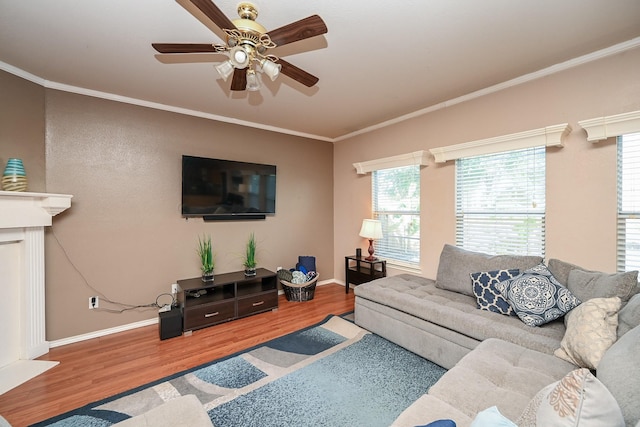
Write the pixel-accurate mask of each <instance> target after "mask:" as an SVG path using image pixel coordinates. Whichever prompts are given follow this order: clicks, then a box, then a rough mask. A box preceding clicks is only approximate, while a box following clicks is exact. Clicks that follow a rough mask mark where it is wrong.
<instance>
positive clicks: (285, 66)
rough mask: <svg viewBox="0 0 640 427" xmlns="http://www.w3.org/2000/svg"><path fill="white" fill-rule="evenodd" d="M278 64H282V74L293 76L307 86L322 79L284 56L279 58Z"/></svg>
mask: <svg viewBox="0 0 640 427" xmlns="http://www.w3.org/2000/svg"><path fill="white" fill-rule="evenodd" d="M278 64H280V65H281V66H282V68H281V69H280V72H281V73H282V74H284V75H286V76H289V77H291V78H292V79H293V80H296V81H298V82H300V83H302V84H303V85H305V86H307V87H311V86H313V85H315V84H316V83H318V80H320V79H319V78H317V77H316V76H314V75H313V74H309V73H307V72H306V71H304V70H303V69H301V68H298V67H296V66H295V65H293V64H291V63H289V62H287V61H285V60H284V59H282V58H281V59H279V60H278Z"/></svg>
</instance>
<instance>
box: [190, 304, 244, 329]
mask: <svg viewBox="0 0 640 427" xmlns="http://www.w3.org/2000/svg"><path fill="white" fill-rule="evenodd" d="M234 317H235V301H233V300H231V301H225V302H221V303H216V304H203V305H198V306H195V307H188V308H185V309H184V330H185V331H189V330H192V329H200V328H204V327H205V326H211V325H214V324H216V323H220V322H225V321H227V320H231V319H233V318H234Z"/></svg>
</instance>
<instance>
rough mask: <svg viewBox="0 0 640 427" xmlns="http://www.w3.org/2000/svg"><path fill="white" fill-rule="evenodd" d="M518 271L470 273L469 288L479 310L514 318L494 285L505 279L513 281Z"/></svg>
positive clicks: (510, 309) (512, 312)
mask: <svg viewBox="0 0 640 427" xmlns="http://www.w3.org/2000/svg"><path fill="white" fill-rule="evenodd" d="M518 274H520V270H519V269H517V268H515V269H512V270H492V271H481V272H479V273H471V274H470V276H471V287H472V289H473V294H474V295H475V296H476V302H477V305H478V308H479V309H480V310H486V311H493V312H494V313H499V314H506V315H509V316H515V315H516V313H515V312H514V311H513V309H512V308H511V306H510V305H509V303H508V302H507V300H506V299H504V298H503V297H502V294H501V293H500V291H499V290H498V289H496V285H497V284H498V283H500V282H502V281H505V280H507V279H513V278H514V277H516V276H517V275H518Z"/></svg>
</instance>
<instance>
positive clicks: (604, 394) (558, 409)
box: [517, 368, 625, 427]
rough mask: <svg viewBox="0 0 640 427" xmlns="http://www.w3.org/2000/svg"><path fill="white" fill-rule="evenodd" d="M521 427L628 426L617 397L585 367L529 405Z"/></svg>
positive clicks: (546, 388)
mask: <svg viewBox="0 0 640 427" xmlns="http://www.w3.org/2000/svg"><path fill="white" fill-rule="evenodd" d="M517 424H518V426H520V427H536V426H557V427H563V426H566V427H575V426H580V427H624V425H625V424H624V419H623V417H622V412H621V411H620V408H619V407H618V404H617V403H616V400H615V398H614V397H613V396H612V395H611V393H610V392H609V390H607V387H605V386H604V385H603V384H602V383H601V382H600V381H598V379H597V378H596V377H594V376H593V374H592V373H591V372H590V371H589V370H588V369H585V368H580V369H576V370H574V371H571V372H570V373H568V374H567V375H566V376H565V377H564V378H562V379H561V380H560V381H558V382H555V383H553V384H549V385H548V386H546V387H544V388H543V389H542V390H540V392H539V393H537V394H536V395H535V397H534V398H533V399H532V400H531V402H529V404H528V405H527V407H526V408H525V410H524V411H523V413H522V415H521V416H520V418H519V419H518V421H517Z"/></svg>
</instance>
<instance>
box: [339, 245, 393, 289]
mask: <svg viewBox="0 0 640 427" xmlns="http://www.w3.org/2000/svg"><path fill="white" fill-rule="evenodd" d="M344 277H345V293H346V294H348V293H349V283H353V284H354V285H359V284H361V283H366V282H370V281H372V280H374V279H379V278H381V277H387V261H386V260H383V259H380V258H377V259H375V260H373V261H367V260H366V259H365V257H362V256H356V255H350V256H346V257H344Z"/></svg>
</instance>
